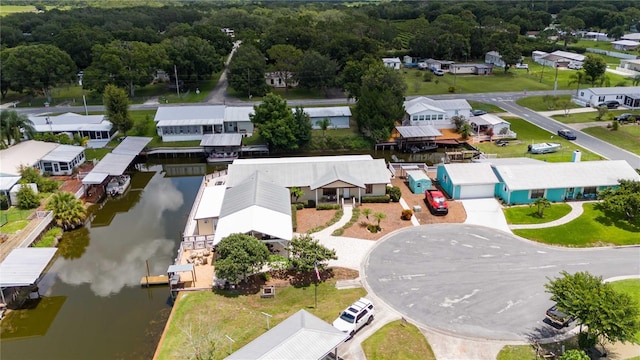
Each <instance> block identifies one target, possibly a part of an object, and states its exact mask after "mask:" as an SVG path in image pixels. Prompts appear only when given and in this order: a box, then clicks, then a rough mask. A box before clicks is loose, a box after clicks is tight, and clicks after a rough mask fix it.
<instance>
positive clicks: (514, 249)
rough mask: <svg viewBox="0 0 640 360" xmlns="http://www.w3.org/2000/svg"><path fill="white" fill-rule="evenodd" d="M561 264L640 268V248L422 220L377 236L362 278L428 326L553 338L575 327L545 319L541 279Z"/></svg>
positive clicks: (470, 333) (469, 333) (597, 271)
mask: <svg viewBox="0 0 640 360" xmlns="http://www.w3.org/2000/svg"><path fill="white" fill-rule="evenodd" d="M612 264H615V266H614V265H612ZM562 270H566V271H568V272H570V273H573V272H577V271H589V272H590V273H591V274H593V275H597V276H602V277H603V278H604V279H607V278H610V277H615V276H627V275H639V274H640V247H626V248H598V249H593V248H590V249H566V248H558V247H549V246H545V245H541V244H538V243H534V242H530V241H527V240H524V239H521V238H518V237H515V236H513V235H511V234H508V233H505V232H501V231H498V230H495V229H491V228H486V227H481V226H473V225H460V224H438V225H428V226H419V227H411V228H407V229H403V230H402V231H400V232H397V233H395V234H394V235H392V236H391V237H389V238H387V239H385V240H383V241H379V242H378V244H377V245H376V246H375V247H374V248H373V250H372V251H371V252H370V253H369V256H368V257H367V259H366V260H365V263H364V274H365V279H364V280H365V282H366V286H367V288H368V289H369V290H370V291H372V292H373V293H375V295H376V296H377V297H379V298H380V299H382V300H383V301H384V302H385V303H387V304H388V305H389V306H391V307H392V308H394V309H395V310H397V311H398V312H400V313H402V314H403V315H404V316H405V317H407V318H410V319H411V320H412V321H414V322H416V323H418V324H420V325H422V326H425V327H427V328H431V329H435V330H439V331H443V332H446V333H448V334H451V335H455V336H464V337H470V338H481V339H493V340H528V339H531V338H537V339H549V338H556V337H562V334H563V333H564V332H566V331H568V330H569V329H570V328H564V329H556V328H555V327H553V326H551V325H549V324H547V323H545V321H544V314H545V311H546V309H547V308H549V307H550V306H551V305H552V302H551V301H550V300H549V294H548V293H545V289H544V284H545V283H547V282H548V278H554V277H557V276H559V273H560V271H562Z"/></svg>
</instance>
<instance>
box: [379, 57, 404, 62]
mask: <svg viewBox="0 0 640 360" xmlns="http://www.w3.org/2000/svg"><path fill="white" fill-rule="evenodd" d="M382 61H383V62H388V63H400V58H397V57H394V58H382Z"/></svg>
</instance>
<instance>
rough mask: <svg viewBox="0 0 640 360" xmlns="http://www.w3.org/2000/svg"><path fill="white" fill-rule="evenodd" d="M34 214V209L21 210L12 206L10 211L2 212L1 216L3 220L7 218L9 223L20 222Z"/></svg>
mask: <svg viewBox="0 0 640 360" xmlns="http://www.w3.org/2000/svg"><path fill="white" fill-rule="evenodd" d="M34 212H35V210H34V209H31V210H20V209H18V208H17V207H15V206H12V207H10V208H9V209H8V210H2V212H0V216H1V217H2V218H6V220H7V221H18V220H26V219H28V218H29V216H31V214H33V213H34Z"/></svg>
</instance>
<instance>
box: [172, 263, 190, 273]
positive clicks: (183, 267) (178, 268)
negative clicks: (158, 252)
mask: <svg viewBox="0 0 640 360" xmlns="http://www.w3.org/2000/svg"><path fill="white" fill-rule="evenodd" d="M184 271H193V264H180V265H169V268H168V269H167V272H168V273H176V272H184Z"/></svg>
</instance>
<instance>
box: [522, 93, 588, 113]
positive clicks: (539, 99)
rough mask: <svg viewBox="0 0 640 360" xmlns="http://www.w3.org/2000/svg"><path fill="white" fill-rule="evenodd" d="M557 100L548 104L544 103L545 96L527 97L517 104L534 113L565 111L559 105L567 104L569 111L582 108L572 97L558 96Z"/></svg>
mask: <svg viewBox="0 0 640 360" xmlns="http://www.w3.org/2000/svg"><path fill="white" fill-rule="evenodd" d="M556 98H557V100H556V101H554V102H553V103H548V102H545V101H544V97H543V96H526V97H523V98H520V99H518V100H516V104H518V105H520V106H524V107H526V108H529V109H531V110H533V111H552V110H563V109H564V108H563V107H562V106H559V104H563V103H567V105H568V106H567V108H569V109H574V108H578V107H581V106H578V105H576V104H574V103H572V102H571V95H558V96H556Z"/></svg>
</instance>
